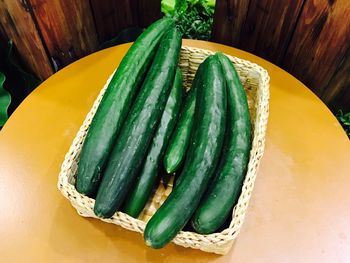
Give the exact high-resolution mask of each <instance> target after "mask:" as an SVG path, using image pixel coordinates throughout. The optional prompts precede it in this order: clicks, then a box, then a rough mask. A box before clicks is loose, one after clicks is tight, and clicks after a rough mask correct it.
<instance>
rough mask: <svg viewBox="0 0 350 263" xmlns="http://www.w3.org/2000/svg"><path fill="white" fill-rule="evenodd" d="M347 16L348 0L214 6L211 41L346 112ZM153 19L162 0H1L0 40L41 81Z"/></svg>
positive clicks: (349, 73) (349, 91)
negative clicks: (270, 66) (270, 67)
mask: <svg viewBox="0 0 350 263" xmlns="http://www.w3.org/2000/svg"><path fill="white" fill-rule="evenodd" d="M349 14H350V1H349V0H217V5H216V11H215V17H214V28H213V37H212V41H214V42H219V43H223V44H227V45H231V46H234V47H238V48H240V49H243V50H246V51H249V52H252V53H254V54H257V55H259V56H261V57H263V58H266V59H268V60H270V61H272V62H273V63H275V64H277V65H279V66H280V67H282V68H284V69H285V70H287V71H288V72H290V73H291V74H293V75H294V76H296V77H297V78H298V79H300V80H301V81H302V82H304V83H305V84H306V85H307V86H308V87H309V88H310V89H311V90H312V91H313V92H315V93H316V94H317V95H318V96H319V97H320V98H321V99H322V100H323V101H324V102H325V103H326V104H327V105H328V106H329V107H330V108H331V109H332V110H334V111H336V110H337V109H339V108H342V109H344V110H350V19H349V17H348V16H349ZM159 17H161V13H160V0H90V1H88V0H50V1H49V0H0V23H1V26H0V31H1V33H2V35H5V36H7V38H11V39H13V41H14V43H15V45H16V47H17V49H18V53H19V54H20V56H21V57H22V59H23V60H24V62H25V64H26V65H27V66H28V68H29V70H31V71H32V72H33V73H34V74H35V75H37V76H38V77H39V78H41V79H46V78H47V77H49V76H50V75H51V74H53V73H54V72H55V71H57V70H58V69H60V68H62V67H64V66H65V65H67V64H69V63H71V62H72V61H74V60H76V59H78V58H80V57H82V56H85V55H87V54H89V53H91V52H94V51H95V50H96V49H97V47H98V45H99V44H100V43H102V42H104V41H106V40H109V39H110V38H112V37H115V36H116V35H117V34H118V33H119V32H120V31H121V30H123V29H125V28H127V27H132V26H139V27H146V26H148V25H149V24H150V23H151V22H152V21H154V20H156V19H158V18H159Z"/></svg>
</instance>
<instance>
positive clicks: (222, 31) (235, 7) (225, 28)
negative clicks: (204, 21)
mask: <svg viewBox="0 0 350 263" xmlns="http://www.w3.org/2000/svg"><path fill="white" fill-rule="evenodd" d="M249 2H250V0H217V1H216V6H215V14H214V25H213V33H212V40H213V41H214V42H219V43H222V44H226V45H231V46H238V44H239V41H240V38H241V30H242V27H243V24H244V22H245V19H246V16H247V12H248V6H249Z"/></svg>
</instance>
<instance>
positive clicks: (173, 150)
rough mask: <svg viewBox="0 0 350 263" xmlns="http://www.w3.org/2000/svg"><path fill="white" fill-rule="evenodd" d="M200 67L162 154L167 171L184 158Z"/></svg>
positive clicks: (175, 167) (175, 166)
mask: <svg viewBox="0 0 350 263" xmlns="http://www.w3.org/2000/svg"><path fill="white" fill-rule="evenodd" d="M201 71H202V67H201V66H199V67H198V69H197V72H196V75H195V78H194V80H193V82H192V87H191V89H190V91H189V92H188V94H187V97H186V99H185V103H184V107H183V108H182V110H181V113H180V117H179V121H178V123H177V124H176V128H175V129H174V132H173V134H172V135H171V138H170V141H169V146H168V148H167V150H166V152H165V155H164V168H165V170H166V171H167V173H169V174H170V173H173V172H175V171H176V170H177V169H178V168H179V167H180V166H181V164H182V162H183V161H184V160H185V156H186V151H187V148H188V145H189V142H190V137H191V131H192V126H193V120H194V118H193V115H194V109H195V106H196V90H197V86H198V85H199V81H198V80H199V79H200V77H199V76H200V74H201Z"/></svg>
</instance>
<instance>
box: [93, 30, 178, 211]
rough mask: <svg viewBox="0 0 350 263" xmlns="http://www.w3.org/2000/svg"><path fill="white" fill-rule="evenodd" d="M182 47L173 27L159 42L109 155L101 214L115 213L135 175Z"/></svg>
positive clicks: (101, 190) (98, 199)
mask: <svg viewBox="0 0 350 263" xmlns="http://www.w3.org/2000/svg"><path fill="white" fill-rule="evenodd" d="M180 48H181V34H180V32H179V31H178V30H177V29H176V28H175V27H173V28H171V29H170V30H168V31H167V32H166V33H165V35H164V37H163V39H162V41H161V43H160V45H159V48H158V51H157V53H156V55H155V58H154V61H153V63H152V66H151V68H150V70H149V71H148V74H147V76H146V79H145V81H144V83H143V85H142V87H141V90H140V93H139V94H138V95H137V97H136V100H135V102H134V104H133V106H132V109H131V111H130V113H129V115H128V116H127V118H126V121H125V123H124V125H123V127H122V129H121V131H120V134H119V135H118V140H117V141H116V143H115V145H114V147H113V150H112V152H111V154H110V156H109V159H108V162H107V165H106V169H105V172H104V175H103V178H102V182H101V185H100V187H99V189H98V192H97V196H96V202H95V207H94V212H95V214H96V215H97V216H99V217H103V218H109V217H111V216H112V215H113V214H114V213H115V211H116V210H117V209H118V208H119V207H120V206H121V204H122V202H123V201H124V198H125V196H126V194H127V193H128V192H129V191H130V187H131V186H132V183H133V182H134V180H135V179H136V175H137V172H138V171H139V168H140V166H141V164H142V162H143V160H144V158H145V157H146V154H147V149H148V147H149V145H150V142H151V140H152V138H153V136H154V133H155V131H156V129H157V126H158V124H159V121H160V119H161V117H162V114H163V111H164V107H165V104H166V102H167V99H168V97H169V93H170V90H171V87H172V84H173V81H174V77H175V73H176V68H177V64H178V60H179V55H180ZM130 66H131V65H130ZM116 100H117V98H116ZM117 101H118V100H117Z"/></svg>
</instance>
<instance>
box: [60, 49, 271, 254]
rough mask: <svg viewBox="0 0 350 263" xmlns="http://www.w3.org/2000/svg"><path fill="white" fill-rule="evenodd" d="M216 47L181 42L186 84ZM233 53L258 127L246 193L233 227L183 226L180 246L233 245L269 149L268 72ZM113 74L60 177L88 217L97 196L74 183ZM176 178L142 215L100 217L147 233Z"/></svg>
mask: <svg viewBox="0 0 350 263" xmlns="http://www.w3.org/2000/svg"><path fill="white" fill-rule="evenodd" d="M213 53H214V52H212V51H208V50H203V49H198V48H192V47H182V48H181V55H180V62H179V66H180V68H181V70H182V73H183V78H184V86H185V88H186V90H188V89H189V88H190V87H191V83H192V80H193V78H194V75H195V72H196V70H197V68H198V66H199V64H200V63H202V62H203V60H204V59H205V58H206V57H207V56H209V55H211V54H213ZM228 57H229V58H230V59H231V61H232V62H233V63H234V65H235V68H236V69H237V72H238V74H239V76H240V79H241V82H242V84H243V86H244V89H245V91H246V93H247V97H248V104H249V110H250V114H251V120H252V128H253V141H252V149H251V152H250V158H249V164H248V169H247V174H246V178H245V180H244V184H243V188H242V193H241V195H240V197H239V200H238V203H237V205H236V206H235V208H234V209H233V214H232V221H231V223H230V225H229V227H228V228H226V229H224V230H223V231H221V232H218V233H213V234H209V235H200V234H197V233H194V232H189V231H181V232H180V233H179V234H178V235H177V236H176V237H175V238H174V239H173V241H172V242H174V243H175V244H177V245H180V246H184V247H191V248H195V249H200V250H203V251H206V252H213V253H217V254H226V253H227V252H228V251H229V249H230V248H231V246H232V244H233V241H234V239H235V238H236V236H237V234H238V232H239V229H240V227H241V225H242V223H243V220H244V215H245V212H246V210H247V207H248V203H249V199H250V196H251V193H252V190H253V187H254V181H255V178H256V175H257V170H258V166H259V162H260V159H261V157H262V155H263V151H264V144H265V132H266V125H267V119H268V107H269V75H268V73H267V71H266V70H265V69H263V68H262V67H260V66H258V65H256V64H254V63H251V62H249V61H246V60H242V59H239V58H236V57H231V56H228ZM112 75H113V74H112ZM112 75H111V77H112ZM111 77H110V78H109V79H108V80H107V82H106V84H105V85H104V87H103V88H102V90H101V91H100V94H99V95H98V97H97V98H96V100H95V102H94V104H93V106H92V108H91V110H90V112H89V113H88V114H87V116H86V118H85V120H84V122H83V124H82V126H81V127H80V129H79V131H78V133H77V135H76V137H75V138H74V140H73V143H72V145H71V146H70V149H69V151H68V153H67V154H66V156H65V159H64V162H63V164H62V167H61V171H60V174H59V179H58V188H59V190H60V191H61V192H62V194H63V195H64V196H65V197H66V198H67V199H68V200H70V202H71V204H72V205H73V206H74V207H75V208H76V210H77V212H78V213H79V214H80V215H81V216H84V217H94V218H97V217H96V215H95V214H94V212H93V207H94V203H95V200H94V199H91V198H89V197H87V196H84V195H82V194H80V193H78V192H77V191H76V189H75V186H74V185H75V176H76V172H77V168H78V163H79V157H80V151H81V148H82V144H83V142H84V139H85V136H86V134H87V131H88V129H89V126H90V123H91V121H92V118H93V116H94V114H95V112H96V110H97V107H98V105H99V103H100V102H101V99H102V97H103V94H104V92H105V90H106V88H107V86H108V83H109V81H110V80H111ZM172 182H173V178H171V179H170V181H169V183H168V186H166V187H164V185H163V183H160V184H159V186H158V188H157V190H156V192H155V194H154V195H153V196H152V198H151V199H150V200H149V202H148V203H147V205H146V207H145V209H144V210H143V211H142V213H141V215H140V217H139V218H138V219H135V218H133V217H130V216H129V215H127V214H125V213H122V212H116V213H115V214H114V215H113V217H112V218H109V219H101V218H99V219H100V220H103V221H105V222H107V223H112V224H116V225H119V226H121V227H123V228H126V229H128V230H132V231H136V232H139V233H143V231H144V229H145V225H146V222H147V221H148V220H149V218H150V217H151V216H152V215H153V214H154V213H155V211H156V210H157V208H158V207H159V206H160V205H161V204H162V203H163V202H164V200H165V199H166V197H167V196H168V195H169V194H170V192H171V190H172Z"/></svg>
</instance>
